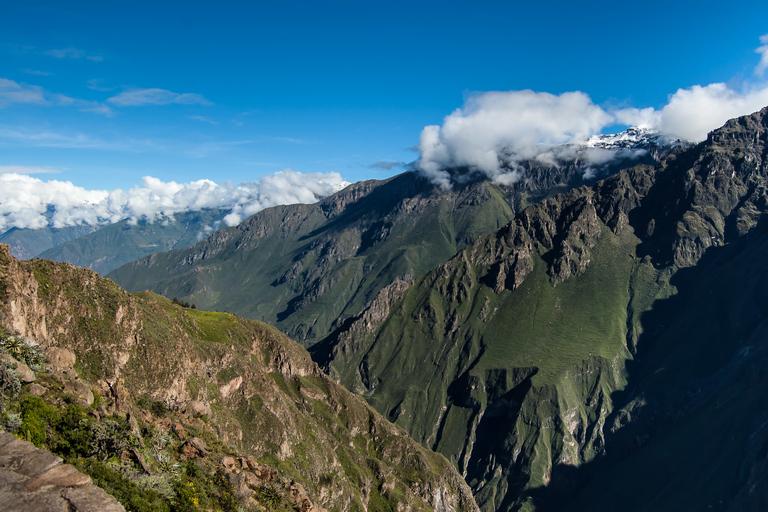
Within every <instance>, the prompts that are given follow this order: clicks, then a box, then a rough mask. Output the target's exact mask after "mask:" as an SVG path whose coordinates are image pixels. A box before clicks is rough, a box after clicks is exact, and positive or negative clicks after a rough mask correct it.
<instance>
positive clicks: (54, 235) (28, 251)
mask: <svg viewBox="0 0 768 512" xmlns="http://www.w3.org/2000/svg"><path fill="white" fill-rule="evenodd" d="M97 229H98V227H97V226H70V227H66V228H41V229H19V228H11V229H9V230H8V231H6V232H5V233H3V234H2V235H0V243H3V244H8V245H9V246H10V247H11V254H12V255H13V257H15V258H19V259H23V260H28V259H31V258H34V257H36V256H37V255H38V254H40V253H41V252H43V251H45V250H48V249H50V248H51V247H56V246H57V245H59V244H63V243H65V242H68V241H70V240H73V239H75V238H77V237H80V236H84V235H87V234H88V233H93V232H94V231H96V230H97Z"/></svg>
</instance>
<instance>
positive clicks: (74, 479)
mask: <svg viewBox="0 0 768 512" xmlns="http://www.w3.org/2000/svg"><path fill="white" fill-rule="evenodd" d="M0 509H2V510H13V511H14V512H125V509H124V508H123V506H122V505H120V504H119V503H118V502H117V500H115V499H114V498H113V497H112V496H110V495H109V494H107V493H106V492H104V490H103V489H100V488H98V487H96V486H95V485H93V483H92V482H91V477H89V476H88V475H85V474H83V473H81V472H79V471H78V470H77V469H76V468H74V467H73V466H70V465H68V464H61V459H60V458H58V457H56V456H54V455H52V454H50V453H48V452H46V451H45V450H40V449H38V448H35V447H34V446H33V445H32V444H31V443H28V442H26V441H21V440H19V439H16V438H15V437H14V436H13V435H12V434H10V433H8V432H0Z"/></svg>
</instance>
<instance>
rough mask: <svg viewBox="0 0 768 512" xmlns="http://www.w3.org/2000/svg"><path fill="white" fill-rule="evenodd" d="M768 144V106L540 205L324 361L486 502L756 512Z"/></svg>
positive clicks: (766, 317) (342, 336) (348, 332)
mask: <svg viewBox="0 0 768 512" xmlns="http://www.w3.org/2000/svg"><path fill="white" fill-rule="evenodd" d="M767 148H768V109H764V110H763V111H761V112H759V113H756V114H753V115H752V116H746V117H743V118H739V119H736V120H732V121H729V122H728V123H727V124H726V125H725V126H724V127H723V128H722V129H720V130H717V131H715V132H713V133H712V134H711V135H710V137H709V139H708V140H707V141H705V142H703V143H702V144H700V145H698V146H696V147H694V148H691V149H689V150H686V151H681V152H678V153H675V154H672V155H670V156H668V157H667V158H665V159H664V160H662V161H661V162H660V164H659V165H657V166H655V167H650V166H638V167H635V168H632V169H630V170H627V171H623V172H621V173H619V174H617V175H615V176H612V177H610V178H608V179H606V180H605V181H602V182H599V183H597V184H596V185H595V186H593V187H589V188H587V187H582V188H579V189H575V190H572V191H570V192H568V193H566V194H563V195H560V196H556V197H554V198H552V199H549V200H546V201H543V202H541V203H539V204H536V205H534V206H532V207H529V208H527V209H526V210H524V211H523V212H522V213H521V214H519V215H518V216H517V217H516V218H515V219H514V220H513V221H512V222H511V223H509V224H508V225H507V226H505V227H504V228H502V229H500V230H498V231H497V232H495V233H493V234H491V235H488V236H486V237H481V238H480V239H478V240H477V241H476V242H475V243H474V244H472V245H470V246H468V247H467V248H465V249H464V250H462V251H460V252H459V253H458V254H457V255H456V256H455V257H454V258H453V259H452V260H450V261H449V262H447V263H446V264H444V265H442V266H440V267H438V268H436V269H435V270H434V271H432V272H429V273H428V274H426V275H425V276H423V277H421V278H420V279H417V280H416V281H415V282H414V283H413V284H412V285H410V286H409V287H408V289H407V290H400V291H399V295H398V296H397V297H392V295H391V294H390V295H389V296H388V297H387V296H385V295H382V296H381V298H380V300H379V301H378V302H377V301H373V303H372V304H374V305H376V304H379V303H386V308H384V309H386V310H387V311H388V314H387V315H386V316H384V317H382V316H380V315H378V314H377V313H378V312H370V313H363V314H361V315H359V316H358V317H357V318H356V319H354V320H350V321H348V322H346V323H345V324H344V325H343V326H342V327H341V328H340V329H339V330H338V331H337V332H335V333H334V334H332V335H331V336H329V337H328V338H327V339H326V340H324V341H323V342H322V343H321V344H320V345H318V347H317V348H315V347H313V353H314V354H315V355H316V356H317V358H318V360H320V361H321V362H323V363H324V365H326V366H327V367H328V368H329V371H330V372H331V374H332V375H334V376H335V377H336V378H338V379H339V380H340V381H341V382H342V383H344V384H345V385H347V386H348V387H350V388H352V389H355V390H357V391H359V392H361V393H364V394H365V396H366V398H367V399H368V400H369V402H370V403H371V404H372V405H373V406H374V407H376V409H377V410H379V411H380V412H381V413H382V414H385V415H386V416H387V417H388V418H389V419H391V420H392V421H395V422H396V423H397V424H399V425H401V426H403V427H404V428H405V429H406V430H408V432H409V433H411V435H413V436H414V437H415V438H416V439H417V440H419V441H421V442H422V443H423V444H424V445H425V446H429V447H431V448H433V449H435V450H437V451H439V452H441V453H443V454H444V455H446V456H447V457H448V458H449V459H451V461H452V462H453V463H454V464H455V465H456V466H457V467H458V468H459V470H460V471H461V472H462V474H463V475H464V476H465V478H466V479H467V481H468V483H470V485H471V487H472V488H473V491H474V493H475V497H476V499H477V501H478V503H479V504H480V505H481V508H482V509H484V510H518V509H528V508H529V507H532V506H535V508H536V510H548V509H552V510H561V509H563V508H564V507H566V506H570V507H572V508H573V509H574V510H617V509H622V510H649V509H654V510H680V509H694V508H699V509H707V508H708V507H709V508H712V507H714V508H723V509H724V508H727V506H728V504H729V503H737V502H738V503H739V504H740V506H742V507H750V506H753V507H754V506H756V504H757V503H762V502H761V501H760V500H762V499H764V497H765V495H766V492H765V486H764V485H762V484H758V483H757V482H758V481H759V478H760V477H758V476H757V475H763V474H764V469H763V468H764V467H765V464H766V463H765V457H764V455H763V452H761V453H760V454H752V448H750V447H751V446H753V444H754V443H755V442H758V441H755V439H758V438H759V439H761V441H759V442H760V443H762V439H764V436H765V435H766V434H765V433H764V432H763V429H762V426H760V425H763V426H764V425H765V424H766V423H763V422H764V421H768V416H766V414H765V413H763V412H761V413H756V411H758V410H761V411H764V408H761V406H759V405H758V404H759V403H762V402H761V401H762V400H765V399H766V398H767V397H766V394H765V392H763V391H762V389H764V388H762V387H761V386H760V385H757V386H756V383H758V382H763V379H764V378H765V377H764V375H765V373H764V370H763V367H764V364H763V362H764V360H763V358H764V354H765V352H766V351H768V345H766V343H765V340H766V339H768V337H765V325H766V323H765V322H768V301H766V299H765V292H764V289H765V286H766V279H768V277H766V270H765V265H764V257H761V256H760V255H761V254H764V251H765V250H766V246H767V244H768V228H767V227H766V221H765V215H766V213H768V209H767V207H768V199H767V198H768V194H767V193H766V192H767V190H768V149H767ZM739 290H741V292H740V291H739ZM377 307H378V308H379V309H380V310H381V311H384V309H382V308H381V306H377ZM373 318H376V319H377V321H376V322H372V321H371V319H373ZM737 396H738V397H740V398H739V401H743V403H742V404H741V405H740V406H737V405H736V403H735V401H736V398H735V397H737ZM726 397H732V398H726ZM723 408H727V409H728V410H729V411H731V412H730V413H729V416H722V413H718V412H717V411H718V410H721V409H723ZM740 410H741V411H742V412H738V411H740ZM745 411H749V412H745ZM714 418H717V419H716V420H715V419H714ZM742 424H745V425H751V426H750V427H748V428H747V427H745V428H744V429H743V431H742V430H740V427H739V425H742ZM758 426H760V427H759V428H758ZM737 430H739V432H740V433H739V434H736V431H737ZM751 436H754V437H751ZM688 439H691V440H692V439H696V441H695V442H693V441H687V440H688ZM715 440H716V441H715ZM715 445H717V446H719V447H720V448H719V449H718V450H717V453H715V452H714V451H713V450H712V449H711V447H712V446H715ZM726 447H727V448H726ZM672 452H673V453H674V456H672V455H664V453H672ZM709 458H715V459H716V460H717V467H714V466H713V464H712V463H707V462H706V460H707V459H709ZM694 460H695V461H698V462H688V461H694ZM745 461H747V462H745ZM638 468H643V469H642V470H638ZM705 468H709V470H707V469H705ZM641 473H642V474H641ZM657 474H659V475H662V474H663V475H666V476H664V477H662V476H659V477H656V476H653V477H651V476H648V475H657ZM682 474H684V475H695V476H676V475H682ZM731 475H739V476H738V477H736V476H733V477H732V476H731ZM748 475H752V476H749V477H748ZM669 481H674V484H670V483H669ZM670 485H674V487H675V491H674V494H675V497H672V496H669V495H668V494H665V493H664V492H663V491H662V490H661V489H669V486H670ZM749 486H752V487H749ZM629 489H631V490H632V492H631V493H630V492H628V490H629ZM702 489H706V491H704V490H702ZM750 489H751V490H750ZM614 490H615V491H614ZM752 490H754V492H755V493H756V494H753V495H750V494H749V493H750V492H753V491H752ZM574 496H577V497H578V499H576V501H573V497H574ZM748 496H751V497H748ZM617 504H620V505H617ZM694 504H695V505H694ZM750 504H751V505H750ZM758 508H759V507H758Z"/></svg>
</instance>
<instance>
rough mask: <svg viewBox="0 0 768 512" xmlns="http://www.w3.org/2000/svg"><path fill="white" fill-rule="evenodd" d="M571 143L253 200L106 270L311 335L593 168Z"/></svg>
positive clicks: (135, 285)
mask: <svg viewBox="0 0 768 512" xmlns="http://www.w3.org/2000/svg"><path fill="white" fill-rule="evenodd" d="M654 140H655V139H654ZM603 144H604V145H608V146H610V147H613V146H612V145H611V144H612V143H611V142H610V141H603ZM645 144H646V147H647V149H644V150H639V149H637V148H634V149H632V148H629V149H628V148H625V147H620V148H619V149H615V150H614V149H606V148H601V149H594V148H592V150H594V151H603V152H606V153H605V154H607V155H609V157H607V158H606V157H605V154H603V157H604V160H605V161H606V162H607V163H606V164H604V165H603V166H601V167H600V168H599V171H600V172H602V173H611V172H614V171H615V170H616V169H617V167H618V166H620V165H622V164H624V163H626V161H627V159H630V160H633V161H634V160H636V159H637V158H640V159H646V160H648V161H654V160H655V158H657V157H658V156H659V154H662V153H663V152H664V151H668V150H669V146H663V145H659V144H660V143H658V141H655V142H653V144H656V145H652V144H651V142H648V141H646V142H645ZM563 151H565V150H563ZM612 151H616V153H613V152H612ZM627 151H630V152H629V153H627ZM568 152H569V155H570V156H569V157H568V158H570V160H567V161H564V162H560V163H558V164H556V165H555V164H552V163H545V162H543V161H533V162H527V163H525V164H524V165H523V166H522V167H521V168H520V169H518V171H519V172H520V173H521V175H522V178H521V179H519V180H518V181H517V182H515V183H513V184H511V185H509V186H503V185H499V184H494V183H492V182H490V181H487V180H484V179H482V178H481V177H480V176H479V175H476V174H473V173H472V172H470V171H469V170H468V169H454V170H453V171H452V172H453V173H454V182H455V185H454V187H453V189H452V190H449V191H446V190H443V189H442V188H440V187H436V186H435V185H433V184H432V183H430V182H429V181H428V180H426V179H425V178H423V177H421V176H420V175H418V174H416V173H413V172H407V173H405V174H401V175H399V176H396V177H394V178H391V179H389V180H386V181H369V182H364V183H358V184H355V185H352V186H350V187H348V188H347V189H345V190H343V191H341V192H339V193H337V194H335V195H333V196H330V197H328V198H326V199H324V200H322V201H320V202H319V203H317V204H314V205H291V206H281V207H277V208H271V209H268V210H265V211H262V212H260V213H257V214H256V215H254V216H253V217H251V218H250V219H248V220H246V221H245V222H244V223H242V224H241V225H240V226H237V227H236V228H230V229H227V230H222V231H219V232H218V233H216V234H215V235H214V236H212V237H211V238H210V239H208V240H206V241H205V242H203V243H201V244H198V245H196V246H194V247H191V248H189V249H184V250H180V251H172V252H169V253H165V254H155V255H153V256H151V257H148V258H145V259H142V260H139V261H137V262H135V263H132V264H130V265H126V266H125V267H122V268H120V269H118V270H116V271H114V272H112V273H111V274H110V277H111V278H113V279H115V281H117V282H118V283H120V284H121V285H122V286H124V287H125V288H126V289H128V290H132V291H139V290H144V289H150V290H152V291H154V292H156V293H159V294H161V295H164V296H166V297H174V296H175V297H178V298H179V299H182V300H184V301H187V302H190V303H195V304H197V305H198V306H202V307H204V308H207V309H218V310H225V311H231V312H235V313H237V314H240V315H243V316H245V317H248V318H254V319H257V320H262V321H265V322H268V323H270V324H272V325H275V326H277V327H278V328H279V329H280V330H282V331H283V332H285V333H287V334H288V335H289V336H290V337H291V338H293V339H296V340H298V341H300V342H301V343H304V344H306V345H309V344H311V343H312V342H313V341H316V340H319V339H321V338H323V337H324V336H326V335H327V334H328V333H329V332H331V330H332V329H334V328H335V327H338V325H340V322H342V321H343V320H344V319H346V318H349V317H352V316H355V315H357V314H359V313H360V312H361V311H362V310H363V308H364V307H365V306H366V305H367V304H369V303H370V301H371V300H373V298H374V297H375V296H376V294H377V293H378V292H379V290H381V289H382V288H384V287H385V286H388V285H390V284H391V283H393V282H395V281H397V280H409V279H413V278H414V277H416V276H419V275H421V274H423V273H424V272H426V271H427V270H430V269H432V268H434V267H435V266H437V265H439V264H442V263H444V262H445V261H447V260H448V259H449V258H450V257H452V256H453V255H454V254H455V253H456V251H457V250H459V249H460V248H462V247H464V246H465V245H467V244H468V243H471V242H472V241H474V240H475V239H477V237H479V236H480V235H482V234H485V233H489V232H492V231H494V230H496V229H498V228H499V227H501V226H502V225H504V224H506V223H507V222H509V221H510V220H511V219H512V217H513V215H514V213H515V212H516V211H519V210H520V209H522V208H523V207H524V206H525V205H527V204H530V203H532V202H537V201H539V200H541V199H542V198H544V197H547V196H549V195H553V194H555V193H556V192H559V191H562V190H568V189H569V188H572V187H574V186H577V185H581V184H583V183H585V180H586V181H587V182H589V181H590V180H592V181H594V177H593V174H594V173H595V172H597V171H596V170H595V169H593V168H592V167H590V164H589V163H588V160H587V159H585V158H584V156H583V154H582V153H579V152H577V150H576V149H574V148H570V149H569V150H568ZM573 155H575V156H573ZM552 158H555V157H554V156H553V157H552ZM585 176H586V177H585Z"/></svg>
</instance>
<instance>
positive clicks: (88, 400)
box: [64, 380, 93, 405]
mask: <svg viewBox="0 0 768 512" xmlns="http://www.w3.org/2000/svg"><path fill="white" fill-rule="evenodd" d="M64 393H67V394H69V395H72V396H74V397H75V398H77V400H78V402H81V403H82V404H83V405H91V404H92V403H93V392H92V391H91V388H89V387H88V384H86V383H85V382H83V381H81V380H65V381H64Z"/></svg>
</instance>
